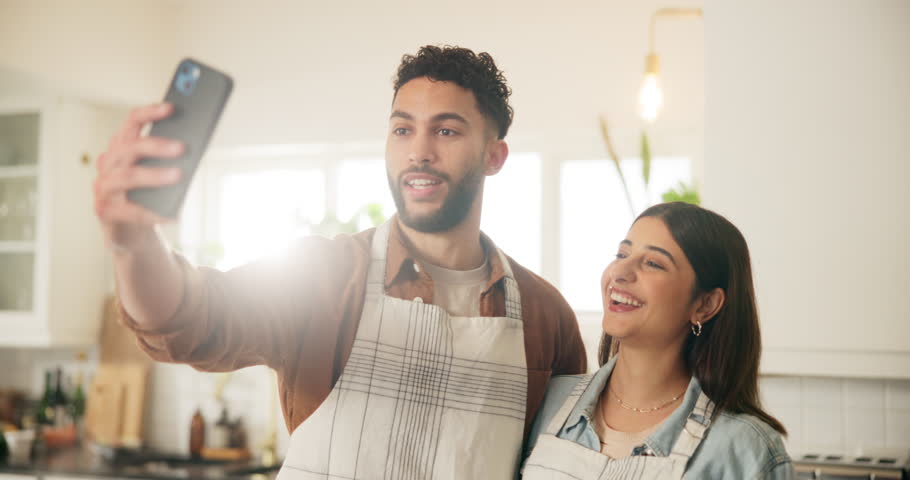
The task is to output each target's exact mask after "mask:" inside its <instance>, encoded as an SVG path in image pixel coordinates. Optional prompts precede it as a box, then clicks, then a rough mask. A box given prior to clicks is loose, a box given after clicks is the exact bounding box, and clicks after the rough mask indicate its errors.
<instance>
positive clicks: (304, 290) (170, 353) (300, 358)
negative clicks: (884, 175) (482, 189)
mask: <svg viewBox="0 0 910 480" xmlns="http://www.w3.org/2000/svg"><path fill="white" fill-rule="evenodd" d="M374 232H375V229H370V230H366V231H364V232H360V233H358V234H356V235H339V236H338V237H336V238H335V239H333V240H330V239H327V238H323V237H305V238H302V239H300V240H299V241H298V242H296V243H295V244H294V245H293V247H292V248H290V249H289V251H288V253H287V255H285V256H283V257H282V258H280V259H278V258H273V259H263V260H259V261H256V262H253V263H250V264H247V265H244V266H241V267H238V268H236V269H233V270H230V271H228V272H221V271H218V270H214V269H210V268H205V267H194V266H191V265H189V264H188V263H187V262H186V261H185V260H183V259H182V258H181V257H179V256H178V257H177V258H178V260H180V264H181V265H182V266H183V269H184V272H185V278H186V282H185V285H186V288H185V291H184V295H183V300H182V303H181V305H180V306H179V307H178V310H177V312H176V314H175V315H174V318H172V319H171V320H170V321H168V322H167V326H166V327H165V328H161V329H157V330H144V329H143V328H142V327H141V326H139V325H138V324H136V323H135V322H134V321H133V320H132V319H131V318H130V317H129V315H128V314H127V313H126V312H125V311H123V310H122V308H121V312H122V314H123V315H122V322H123V324H124V325H126V326H127V327H128V328H130V329H132V330H133V331H134V332H135V333H136V335H137V336H138V340H139V345H140V347H142V349H143V350H145V352H147V353H148V354H149V355H150V356H151V357H152V358H154V359H155V360H159V361H163V362H177V363H186V364H189V365H191V366H193V367H195V368H196V369H198V370H203V371H211V372H223V371H230V370H236V369H239V368H243V367H248V366H251V365H268V366H269V367H271V368H273V369H275V371H277V373H278V382H279V386H278V388H279V394H280V398H281V405H282V408H283V410H284V418H285V423H286V424H287V427H288V431H293V430H294V429H295V428H296V427H297V426H298V425H300V423H301V422H303V421H304V420H306V418H307V417H308V416H309V415H310V414H311V413H313V411H315V410H316V408H317V407H318V406H319V405H320V404H321V403H322V401H323V400H324V399H325V398H326V397H327V396H328V394H329V392H331V391H332V388H333V386H334V384H335V381H336V380H338V377H340V376H341V373H342V370H343V369H344V366H345V362H347V359H348V356H349V355H350V353H351V348H352V345H353V343H354V336H355V333H356V332H357V326H358V323H359V322H360V314H361V311H362V309H363V301H364V294H365V288H366V275H367V269H368V267H369V265H370V243H371V241H372V238H373V233H374ZM481 241H482V242H483V244H484V247H485V248H486V251H488V252H494V251H495V246H493V244H492V242H490V240H489V239H488V238H487V237H486V236H484V235H481ZM411 251H412V250H411V249H410V248H409V247H408V245H407V240H406V238H405V237H404V236H403V234H402V232H401V230H400V228H399V227H398V223H397V222H396V221H393V222H392V228H391V231H390V235H389V247H388V258H387V264H386V265H387V266H386V279H385V287H386V292H387V294H388V295H391V296H394V297H397V298H401V299H406V300H413V299H414V298H416V297H421V298H422V299H423V301H424V302H425V303H432V301H433V300H432V299H433V280H432V279H431V278H430V277H429V276H428V275H427V274H426V272H425V271H424V269H423V268H419V264H418V261H417V260H416V258H415V257H414V256H413V255H412V253H411ZM509 261H510V263H511V266H512V273H513V275H514V276H515V280H516V281H517V283H518V288H519V291H520V293H521V311H522V316H523V319H522V320H523V322H524V341H525V354H526V359H527V365H528V397H527V413H526V418H525V433H527V430H528V426H529V425H530V423H531V421H532V420H533V419H534V415H535V414H536V413H537V409H538V407H539V406H540V402H541V400H542V399H543V396H544V392H545V391H546V385H547V381H548V380H549V378H550V376H551V375H564V374H576V373H584V372H585V368H586V365H585V351H584V346H583V345H582V341H581V336H580V335H579V332H578V324H577V322H576V320H575V314H574V312H573V311H572V309H571V308H570V307H569V305H568V304H567V303H566V301H565V300H564V299H563V298H562V296H561V295H560V294H559V292H558V291H557V290H556V289H555V288H554V287H553V286H552V285H550V284H549V283H547V282H546V281H545V280H543V279H542V278H540V277H538V276H537V275H535V274H533V273H531V272H530V271H528V270H527V269H525V268H523V267H521V266H520V265H518V264H517V263H516V262H515V261H513V260H511V259H509ZM489 262H490V280H489V283H488V284H487V286H486V288H485V289H484V290H483V293H481V296H480V314H481V315H482V316H487V317H501V316H505V291H504V287H503V282H502V279H503V274H504V272H503V265H502V262H501V260H500V257H499V256H498V255H494V254H490V255H489ZM415 264H417V265H418V268H414V266H415Z"/></svg>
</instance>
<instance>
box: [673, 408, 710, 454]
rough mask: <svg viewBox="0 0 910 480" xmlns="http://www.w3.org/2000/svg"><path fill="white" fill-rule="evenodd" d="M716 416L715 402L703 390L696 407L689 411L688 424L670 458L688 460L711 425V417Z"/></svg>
mask: <svg viewBox="0 0 910 480" xmlns="http://www.w3.org/2000/svg"><path fill="white" fill-rule="evenodd" d="M713 416H714V402H712V401H711V399H709V398H708V396H707V395H705V392H701V393H699V395H698V400H697V401H696V402H695V408H694V409H692V412H691V413H689V417H688V418H687V419H686V425H685V426H684V427H683V429H682V431H681V432H679V436H678V437H676V443H675V444H673V449H672V450H671V451H670V455H669V456H670V458H676V459H679V460H685V461H686V462H688V460H689V458H691V457H692V454H693V453H695V450H696V449H697V448H698V445H699V444H701V441H702V440H703V439H704V438H705V431H707V430H708V427H709V426H710V425H711V418H712V417H713Z"/></svg>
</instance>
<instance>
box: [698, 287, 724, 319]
mask: <svg viewBox="0 0 910 480" xmlns="http://www.w3.org/2000/svg"><path fill="white" fill-rule="evenodd" d="M726 299H727V298H726V295H725V294H724V291H723V289H721V288H715V289H714V290H711V291H709V292H705V293H700V294H698V298H697V299H695V302H696V305H695V312H693V314H692V323H693V324H694V323H695V322H698V323H701V324H702V325H704V324H706V323H708V322H710V321H711V319H712V318H714V316H715V315H717V312H719V311H720V309H721V308H722V307H723V306H724V301H726Z"/></svg>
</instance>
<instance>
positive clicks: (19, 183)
mask: <svg viewBox="0 0 910 480" xmlns="http://www.w3.org/2000/svg"><path fill="white" fill-rule="evenodd" d="M4 93H5V92H4ZM123 115H124V113H123V111H122V110H120V109H114V108H110V107H102V106H98V105H92V104H89V103H86V102H82V101H78V100H74V99H67V98H60V97H49V96H38V95H31V96H28V97H22V96H18V97H4V96H2V95H0V332H2V334H0V346H65V345H89V344H92V343H95V342H96V341H97V333H98V328H99V326H100V323H101V322H100V319H101V313H102V307H103V301H104V297H105V294H106V293H108V292H109V291H110V290H111V280H110V273H109V272H110V268H109V260H108V256H107V254H106V251H105V247H104V244H103V240H102V236H101V233H100V230H99V227H98V222H97V220H96V219H95V216H94V212H93V207H92V202H93V199H92V182H93V180H94V175H95V168H94V165H93V163H94V161H95V159H96V158H97V156H98V154H100V153H101V152H102V151H103V150H104V148H105V147H106V145H107V142H108V138H109V137H110V136H111V134H112V133H113V132H114V131H115V130H116V128H117V124H118V123H119V121H120V120H121V119H122V118H123Z"/></svg>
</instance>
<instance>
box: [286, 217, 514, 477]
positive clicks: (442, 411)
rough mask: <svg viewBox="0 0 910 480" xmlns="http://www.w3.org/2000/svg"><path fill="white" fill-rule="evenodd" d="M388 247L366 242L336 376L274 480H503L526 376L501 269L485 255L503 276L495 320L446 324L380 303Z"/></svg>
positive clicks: (409, 306) (381, 236) (385, 229)
mask: <svg viewBox="0 0 910 480" xmlns="http://www.w3.org/2000/svg"><path fill="white" fill-rule="evenodd" d="M392 221H394V220H392ZM388 237H389V223H385V224H383V225H382V226H380V227H379V228H378V229H377V230H376V233H375V235H374V237H373V243H372V260H371V261H372V263H371V265H370V268H369V272H368V274H367V287H366V298H365V300H364V305H363V314H362V315H361V319H360V325H359V327H358V329H357V334H356V337H355V340H354V346H353V350H352V351H351V356H350V357H349V359H348V362H347V364H346V366H345V368H344V372H343V373H342V375H341V377H340V378H339V379H338V382H337V383H336V384H335V387H334V389H333V390H332V392H331V393H330V394H329V396H328V397H327V398H326V399H325V401H324V402H323V403H322V405H320V406H319V408H317V409H316V411H315V412H313V414H312V415H311V416H310V417H309V418H307V419H306V420H305V421H304V422H303V423H301V424H300V426H298V427H297V428H296V429H295V430H294V432H293V433H292V434H291V439H290V444H289V446H288V452H287V456H286V459H285V461H284V465H282V467H281V470H280V471H279V473H278V480H310V479H474V478H477V479H479V478H489V479H511V478H513V477H514V476H515V472H516V469H517V466H518V462H519V456H520V452H521V445H522V435H523V431H524V423H525V401H526V398H527V368H526V362H525V346H524V330H523V327H522V320H521V298H520V296H519V293H518V284H517V283H516V282H515V278H514V277H513V276H512V270H511V267H510V265H509V262H508V259H507V258H506V257H505V255H503V254H502V252H499V251H497V252H495V254H498V255H500V257H501V259H502V264H503V268H504V270H505V279H504V282H505V287H506V288H505V300H506V317H453V316H449V315H448V313H447V312H446V311H445V310H443V309H442V308H439V307H437V306H435V305H430V304H424V303H422V302H418V301H409V300H402V299H398V298H394V297H390V296H387V295H385V291H384V280H385V267H386V251H387V246H388ZM492 253H494V252H491V254H492Z"/></svg>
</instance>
